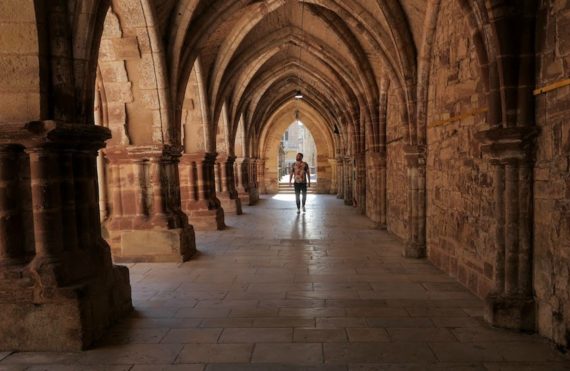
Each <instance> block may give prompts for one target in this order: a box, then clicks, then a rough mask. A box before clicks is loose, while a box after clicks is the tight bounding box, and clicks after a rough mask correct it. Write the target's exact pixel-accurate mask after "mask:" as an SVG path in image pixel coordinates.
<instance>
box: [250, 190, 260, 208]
mask: <svg viewBox="0 0 570 371" xmlns="http://www.w3.org/2000/svg"><path fill="white" fill-rule="evenodd" d="M257 201H259V190H258V189H257V188H250V189H249V205H250V206H253V205H255V204H256V203H257Z"/></svg>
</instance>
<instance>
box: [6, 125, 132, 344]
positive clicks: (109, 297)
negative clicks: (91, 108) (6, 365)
mask: <svg viewBox="0 0 570 371" xmlns="http://www.w3.org/2000/svg"><path fill="white" fill-rule="evenodd" d="M3 131H4V133H7V134H8V135H5V136H3V137H2V139H0V179H1V182H0V239H1V240H2V241H3V243H2V244H0V267H1V269H0V272H1V273H0V293H1V295H0V349H18V350H34V351H38V350H47V351H61V350H81V349H83V348H85V347H86V346H88V345H89V344H91V343H92V342H93V341H94V340H96V339H97V338H98V337H100V336H101V335H102V333H103V331H104V329H105V328H106V327H107V326H108V325H109V324H110V323H112V322H113V321H114V320H116V319H117V318H119V317H121V316H123V315H124V314H125V313H127V312H129V311H130V310H132V303H131V296H130V291H131V290H130V284H129V274H128V269H127V268H125V267H117V266H114V265H113V263H112V260H111V254H110V250H109V246H108V245H107V243H106V242H105V241H104V240H103V238H102V236H101V225H100V221H99V204H98V194H97V168H96V157H97V150H98V149H99V148H101V147H102V146H103V145H104V141H105V140H106V139H108V138H109V137H110V132H109V131H108V130H107V129H104V128H101V127H94V126H87V125H72V124H64V123H60V122H55V121H38V122H30V123H27V124H4V126H3ZM7 138H11V139H7ZM54 313H57V314H58V315H54Z"/></svg>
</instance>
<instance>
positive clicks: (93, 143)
mask: <svg viewBox="0 0 570 371" xmlns="http://www.w3.org/2000/svg"><path fill="white" fill-rule="evenodd" d="M110 138H111V131H110V130H109V129H107V128H104V127H102V126H95V125H85V124H70V123H64V122H60V121H53V120H44V121H30V122H24V123H5V124H2V132H1V133H0V144H19V145H22V146H24V147H26V148H34V147H42V146H55V147H57V146H63V147H65V148H69V147H71V148H77V149H82V150H94V151H96V150H98V149H100V148H103V147H105V141H106V140H108V139H110Z"/></svg>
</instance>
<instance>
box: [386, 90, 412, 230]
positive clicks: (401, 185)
mask: <svg viewBox="0 0 570 371" xmlns="http://www.w3.org/2000/svg"><path fill="white" fill-rule="evenodd" d="M396 93H397V92H395V91H394V90H392V91H391V92H390V94H389V95H388V111H387V116H388V117H387V128H386V138H387V140H386V142H387V151H386V161H387V165H386V167H387V184H386V194H387V196H386V199H387V207H386V209H387V210H386V214H387V216H386V219H387V227H388V230H389V231H390V232H392V233H394V234H395V235H397V236H398V237H400V238H401V239H402V240H405V239H406V238H407V236H408V218H407V215H408V186H407V184H408V179H407V175H406V159H405V156H404V146H405V142H406V139H405V132H406V128H405V126H404V123H403V122H402V110H404V107H403V106H401V105H400V102H399V101H398V97H397V96H396Z"/></svg>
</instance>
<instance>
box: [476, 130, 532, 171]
mask: <svg viewBox="0 0 570 371" xmlns="http://www.w3.org/2000/svg"><path fill="white" fill-rule="evenodd" d="M538 132H539V130H538V128H537V127H534V126H524V127H509V128H503V127H498V128H492V129H488V130H484V131H480V132H479V133H477V134H476V135H475V137H476V138H477V139H478V140H479V141H480V142H481V151H482V152H483V154H484V155H485V156H486V157H488V158H489V159H490V160H491V162H492V163H495V164H496V163H504V162H505V161H510V160H527V161H529V160H531V159H532V158H533V149H534V140H535V139H536V137H537V135H538Z"/></svg>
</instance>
